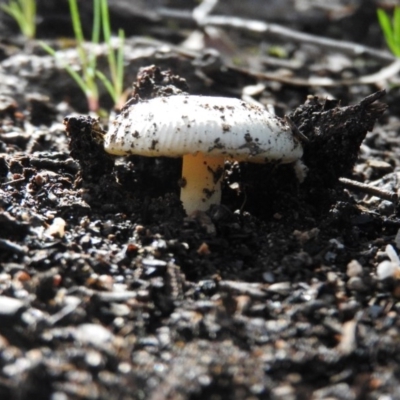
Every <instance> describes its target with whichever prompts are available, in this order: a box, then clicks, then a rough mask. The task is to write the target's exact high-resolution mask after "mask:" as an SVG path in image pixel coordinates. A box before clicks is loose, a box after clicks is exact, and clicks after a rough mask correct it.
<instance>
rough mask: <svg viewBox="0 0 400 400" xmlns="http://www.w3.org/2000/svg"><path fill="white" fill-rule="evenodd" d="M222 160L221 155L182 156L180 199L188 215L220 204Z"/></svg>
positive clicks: (199, 154)
mask: <svg viewBox="0 0 400 400" xmlns="http://www.w3.org/2000/svg"><path fill="white" fill-rule="evenodd" d="M224 160H225V158H224V157H223V156H222V157H221V156H217V157H207V156H206V155H204V154H203V153H197V154H187V155H185V156H183V165H182V189H181V201H182V203H183V208H184V209H185V211H186V213H187V214H188V215H190V214H192V213H193V212H194V211H196V210H200V211H207V210H208V209H209V208H210V206H211V205H212V204H220V202H221V180H222V177H223V173H224Z"/></svg>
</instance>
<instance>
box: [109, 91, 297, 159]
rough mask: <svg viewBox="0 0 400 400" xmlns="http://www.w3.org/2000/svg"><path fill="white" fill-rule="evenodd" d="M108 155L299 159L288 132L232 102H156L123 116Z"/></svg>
mask: <svg viewBox="0 0 400 400" xmlns="http://www.w3.org/2000/svg"><path fill="white" fill-rule="evenodd" d="M104 147H105V150H106V151H107V152H109V153H111V154H116V155H128V154H138V155H139V154H140V155H143V156H148V157H158V156H167V157H182V156H183V155H185V154H196V153H198V152H201V153H203V154H205V155H207V156H208V157H212V156H217V157H221V156H223V157H226V158H233V159H236V160H238V161H248V162H257V163H263V162H270V161H279V162H280V163H290V162H293V161H296V160H298V159H299V158H300V157H301V156H302V153H303V150H302V146H301V145H300V143H299V142H298V141H297V140H296V139H295V138H294V137H293V134H292V132H291V129H290V127H289V126H288V125H287V124H286V123H285V122H284V121H283V120H281V119H279V118H277V117H275V116H273V115H271V114H269V113H268V112H267V111H266V110H265V109H263V108H261V107H258V106H256V105H253V104H248V103H245V102H244V101H241V100H238V99H234V98H222V97H203V96H171V97H158V98H154V99H151V100H149V101H144V102H141V103H138V104H134V105H132V106H130V107H129V108H127V109H125V110H123V111H122V113H121V114H120V115H119V116H118V117H117V118H116V120H115V121H114V122H113V124H112V126H111V127H110V131H109V132H108V133H107V135H106V138H105V144H104Z"/></svg>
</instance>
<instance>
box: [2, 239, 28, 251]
mask: <svg viewBox="0 0 400 400" xmlns="http://www.w3.org/2000/svg"><path fill="white" fill-rule="evenodd" d="M0 249H2V250H7V251H10V252H12V253H15V254H19V255H24V254H26V252H27V248H26V247H23V246H20V245H18V244H16V243H13V242H11V241H10V240H7V239H0Z"/></svg>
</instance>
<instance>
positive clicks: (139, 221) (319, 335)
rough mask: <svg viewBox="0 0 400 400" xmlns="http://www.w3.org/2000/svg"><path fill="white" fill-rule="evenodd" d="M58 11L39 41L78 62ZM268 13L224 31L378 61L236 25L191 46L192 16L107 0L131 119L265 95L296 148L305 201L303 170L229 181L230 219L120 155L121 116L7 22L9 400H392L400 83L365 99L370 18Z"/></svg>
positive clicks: (2, 320) (4, 368) (398, 291)
mask: <svg viewBox="0 0 400 400" xmlns="http://www.w3.org/2000/svg"><path fill="white" fill-rule="evenodd" d="M50 3H52V2H48V1H47V2H46V1H38V11H39V17H40V18H38V20H39V22H40V24H39V26H38V36H39V39H42V38H43V39H45V40H47V41H49V43H50V44H51V45H53V46H55V47H56V48H58V49H60V54H61V55H62V56H63V57H65V59H66V60H67V62H69V63H74V65H75V64H76V51H75V49H74V47H73V46H72V47H70V48H67V47H66V46H69V39H68V40H66V39H61V38H62V37H63V36H68V35H70V34H71V31H70V25H69V23H70V22H69V19H68V5H67V2H66V1H60V4H59V7H60V8H59V9H55V8H54V5H52V4H50ZM57 3H58V2H57ZM84 3H85V4H86V2H84ZM90 3H91V2H90ZM150 3H151V5H149V4H150ZM164 3H165V4H164ZM192 3H193V4H192ZM221 3H224V2H221ZM231 3H232V4H231ZM255 3H256V4H258V2H253V1H251V0H246V1H243V0H242V1H240V2H238V1H232V2H229V4H231V6H230V7H228V6H227V5H226V4H228V3H226V4H225V3H224V4H220V5H219V6H218V7H217V8H216V9H215V10H214V14H216V15H235V16H238V17H240V18H257V19H264V20H265V21H267V22H271V23H280V24H283V25H285V26H287V27H289V28H292V29H297V30H299V31H301V32H306V33H313V34H315V35H317V37H320V38H323V37H327V38H332V39H338V43H343V42H346V41H357V42H358V43H359V44H360V45H368V46H375V47H376V52H377V55H376V57H374V56H373V55H371V54H369V55H363V54H359V55H355V54H352V55H351V54H350V55H349V52H344V51H342V50H341V49H340V48H339V47H338V49H337V50H336V51H334V50H332V48H329V49H327V48H326V47H324V45H316V44H314V45H311V44H309V43H308V44H306V43H302V42H301V41H299V42H296V43H294V42H290V41H287V40H282V39H280V38H279V37H268V36H264V37H263V36H261V35H259V34H257V33H256V32H249V31H246V30H244V31H243V30H238V29H220V30H218V31H217V32H213V31H212V30H207V29H206V30H205V33H206V35H205V37H203V40H201V41H198V40H197V39H193V40H195V44H196V46H197V48H195V49H194V48H191V49H188V48H187V47H182V46H180V44H181V43H182V42H183V41H184V40H185V39H186V38H187V37H188V36H189V35H190V34H191V33H193V31H194V30H195V29H196V24H195V22H194V20H193V19H192V17H191V14H190V11H191V10H192V9H193V7H194V6H195V5H196V4H197V2H189V1H185V2H179V1H174V2H162V1H154V2H141V1H132V2H126V1H110V12H111V18H112V23H113V27H114V28H117V27H118V26H119V25H118V24H120V26H122V27H123V28H124V29H125V31H126V35H127V37H128V39H127V41H126V44H125V46H126V51H125V62H126V77H125V87H126V88H127V89H129V88H131V89H130V90H128V92H129V94H128V95H127V97H129V98H130V100H129V101H130V102H135V101H140V100H141V99H143V98H149V97H152V96H160V95H163V96H165V95H179V94H180V93H182V92H189V93H191V94H203V95H219V96H231V97H242V98H243V99H244V100H250V97H251V98H252V99H253V101H254V100H257V101H258V102H260V103H262V104H264V105H270V106H273V107H274V110H275V112H276V113H277V115H279V116H281V117H283V116H284V115H287V116H288V118H289V119H290V121H292V123H293V129H295V130H296V129H298V131H299V135H300V136H299V137H301V138H302V139H301V140H302V141H303V142H302V143H303V146H304V156H303V162H304V164H305V165H306V166H307V168H308V173H307V176H306V179H305V180H304V182H303V183H300V182H299V180H298V179H297V177H296V174H295V172H294V169H293V166H292V165H284V166H277V165H251V164H244V163H243V164H238V163H227V164H226V171H225V172H226V177H225V180H224V188H223V199H222V205H219V206H213V207H212V208H211V209H210V210H209V211H208V212H207V213H197V214H195V215H192V216H189V217H188V216H186V215H185V213H184V210H183V208H182V205H181V203H180V201H179V179H180V170H181V160H179V159H164V158H162V159H151V158H143V157H139V156H131V157H127V158H116V157H112V156H110V155H108V154H106V153H105V152H104V151H103V148H102V144H101V135H100V133H101V129H103V128H104V129H107V124H108V121H107V119H104V120H103V119H102V120H101V121H99V120H98V118H97V117H95V116H94V115H90V116H89V112H88V109H87V103H86V99H85V97H84V96H83V94H82V93H81V92H80V89H79V88H78V87H77V85H76V84H75V83H74V82H73V81H72V80H71V78H70V77H69V76H68V74H67V73H66V72H65V71H64V70H63V68H62V66H61V65H60V64H57V63H56V62H55V60H54V59H53V58H52V57H50V56H48V55H46V54H45V53H44V51H43V50H42V49H41V47H40V45H39V44H38V42H37V41H36V40H35V41H29V42H28V41H26V39H24V38H21V37H20V36H18V33H17V31H16V27H15V25H14V23H13V21H12V20H11V19H9V18H7V17H6V16H5V15H3V14H2V15H1V18H0V47H1V49H0V50H1V51H0V59H1V61H0V78H1V79H0V399H20V400H27V399H29V400H31V399H51V400H64V399H108V400H110V399H138V400H139V399H152V400H162V399H174V400H175V399H177V400H179V399H182V400H183V399H187V400H200V399H213V400H217V399H221V400H222V399H224V400H225V399H235V400H241V399H248V400H250V399H252V400H253V399H299V400H301V399H315V400H317V399H340V400H342V399H343V400H347V399H349V400H353V399H371V400H372V399H380V400H382V399H385V400H386V399H400V385H399V383H400V367H399V366H400V340H399V338H400V334H399V330H400V317H399V311H400V302H399V299H400V262H399V261H398V260H397V258H396V255H395V254H396V252H397V251H398V249H400V234H399V232H400V231H399V228H400V218H399V217H400V215H399V205H398V200H397V191H398V186H399V179H400V175H399V171H400V162H399V160H400V157H399V156H400V139H399V136H398V133H399V129H400V123H399V118H398V111H399V107H398V104H399V99H400V96H399V89H398V87H399V86H398V73H397V74H394V75H392V76H389V77H385V78H382V79H377V81H376V82H372V83H368V84H367V83H363V82H362V79H361V81H360V78H362V77H364V76H369V75H372V74H374V73H376V72H378V71H379V70H381V69H382V68H384V67H385V66H387V65H388V64H389V63H390V55H389V54H387V59H384V58H382V57H380V56H379V54H380V52H381V51H382V50H383V49H384V43H383V42H382V41H381V40H378V39H377V38H378V37H379V38H382V35H381V34H380V31H379V27H378V25H377V23H376V19H375V11H374V10H375V7H376V4H375V3H373V2H364V3H363V2H361V1H360V2H353V5H352V6H349V5H346V4H347V2H344V1H342V2H341V1H338V2H335V4H336V7H333V6H332V8H330V9H329V7H328V6H327V8H317V7H314V8H313V7H311V6H310V7H309V8H307V9H301V10H297V9H295V8H293V5H292V2H286V1H281V3H282V5H280V6H279V7H278V4H275V2H265V4H266V5H265V6H263V7H261V6H260V9H259V13H255V14H254V10H255V5H254V4H255ZM272 3H274V4H275V5H274V6H273V5H270V4H272ZM283 3H285V4H283ZM289 3H290V4H289ZM345 3H346V4H345ZM380 3H382V4H383V3H384V2H380ZM267 4H268V5H267ZM382 4H381V5H382ZM244 5H246V7H244ZM283 6H284V11H282V8H281V7H283ZM85 7H86V8H87V9H86V10H85ZM162 7H164V8H162ZM166 7H169V8H166ZM180 7H182V8H180ZM367 9H368V10H370V11H371V10H372V11H371V12H366V10H367ZM177 10H180V11H182V13H177V12H176V11H177ZM167 11H168V12H167ZM82 12H83V19H84V21H85V23H84V26H85V27H87V26H91V22H90V14H91V12H90V7H87V5H85V6H83V8H82ZM129 21H131V22H129ZM355 26H357V27H358V30H357V32H358V34H355V32H354V27H355ZM89 32H90V29H89ZM361 32H364V33H363V34H361ZM192 38H194V36H193V37H192ZM196 40H197V41H196ZM176 46H177V47H176ZM206 47H207V48H213V49H216V50H218V52H216V51H215V50H214V51H204V50H205V48H206ZM95 50H96V51H97V50H99V49H94V48H93V47H90V46H89V49H88V51H95ZM277 54H281V55H283V58H279V57H276V55H277ZM75 66H76V67H77V68H79V66H78V65H75ZM143 67H146V68H145V69H143ZM99 68H104V72H105V73H107V64H106V54H105V49H100V56H99ZM138 73H139V76H138V77H137V74H138ZM261 74H264V78H262V75H261ZM266 74H268V75H269V79H266V76H265V75H266ZM273 76H275V77H276V79H273ZM312 78H326V79H330V80H331V81H332V82H333V83H335V82H337V84H330V85H322V84H321V85H315V84H312V83H310V84H304V82H305V80H307V79H312ZM299 80H301V81H302V82H303V83H301V82H300V81H299ZM349 80H351V81H352V82H351V83H349ZM257 84H262V85H263V86H256V85H257ZM132 85H133V86H132ZM249 93H251V95H249ZM246 96H247V97H246ZM100 100H101V105H102V107H104V109H106V110H108V111H110V110H111V109H112V102H111V100H110V99H109V97H108V95H107V93H106V91H105V90H104V88H101V98H100ZM155 112H156V110H155ZM78 113H79V114H78ZM304 137H305V138H304ZM341 178H350V179H352V180H353V181H358V182H360V183H363V184H368V185H369V186H370V187H373V188H376V189H377V191H376V190H375V192H372V191H371V189H370V188H366V187H365V186H364V187H363V186H361V187H358V188H357V186H355V184H352V185H349V184H348V183H346V182H347V181H346V180H343V179H341ZM377 192H378V193H377ZM389 260H390V261H389Z"/></svg>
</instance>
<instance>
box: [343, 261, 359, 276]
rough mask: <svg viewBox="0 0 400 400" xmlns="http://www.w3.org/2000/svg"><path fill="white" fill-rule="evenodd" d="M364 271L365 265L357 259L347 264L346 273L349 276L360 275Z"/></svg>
mask: <svg viewBox="0 0 400 400" xmlns="http://www.w3.org/2000/svg"><path fill="white" fill-rule="evenodd" d="M362 273H363V267H362V265H361V264H360V263H359V262H358V261H357V260H351V261H350V262H349V263H348V264H347V271H346V274H347V276H348V277H350V278H351V277H354V276H360V275H362Z"/></svg>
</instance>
